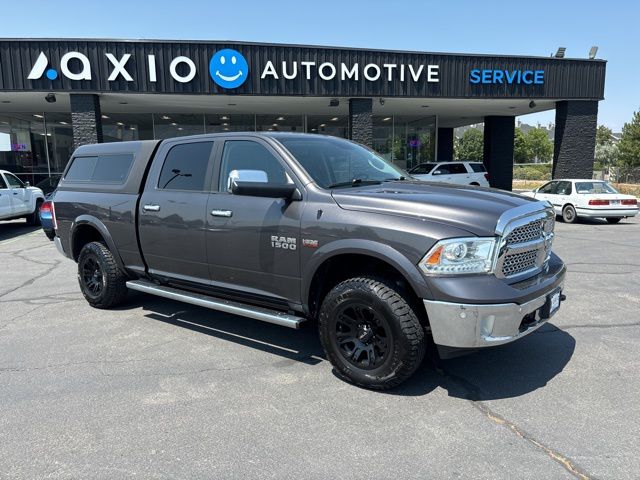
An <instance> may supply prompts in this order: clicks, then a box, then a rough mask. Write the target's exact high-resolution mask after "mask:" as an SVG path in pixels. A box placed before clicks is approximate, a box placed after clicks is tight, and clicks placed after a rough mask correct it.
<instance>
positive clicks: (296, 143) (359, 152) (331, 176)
mask: <svg viewBox="0 0 640 480" xmlns="http://www.w3.org/2000/svg"><path fill="white" fill-rule="evenodd" d="M278 140H279V141H280V143H282V144H283V145H284V146H285V148H286V149H287V150H289V152H291V154H292V155H293V156H294V157H295V159H296V160H297V161H298V163H300V165H301V166H302V167H303V168H304V169H305V170H306V171H307V173H308V174H309V176H311V178H313V180H314V181H315V182H316V183H317V184H318V185H319V186H320V187H322V188H338V187H357V186H361V185H371V184H375V183H380V182H385V181H391V180H403V179H404V178H405V175H406V174H405V173H404V172H403V171H402V170H400V169H399V168H397V167H395V166H394V165H391V164H390V163H389V162H387V161H386V160H385V159H384V158H382V157H380V156H378V155H377V154H376V153H375V152H373V151H371V150H369V149H367V148H365V147H362V146H360V145H358V144H355V143H352V142H349V141H346V140H342V139H338V138H333V137H322V136H318V138H309V137H300V138H293V137H291V138H279V139H278Z"/></svg>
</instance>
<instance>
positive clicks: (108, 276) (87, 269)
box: [78, 242, 127, 308]
mask: <svg viewBox="0 0 640 480" xmlns="http://www.w3.org/2000/svg"><path fill="white" fill-rule="evenodd" d="M78 283H79V284H80V290H82V294H83V295H84V298H86V300H87V302H89V304H90V305H91V306H92V307H95V308H110V307H114V306H116V305H118V304H119V303H121V302H122V301H123V300H124V299H125V297H126V296H127V285H126V277H125V275H124V273H123V272H122V271H121V270H120V268H118V264H117V263H116V260H115V258H114V256H113V253H111V251H110V250H109V249H108V248H107V247H106V245H105V244H104V243H101V242H91V243H87V244H86V245H85V246H84V247H82V250H81V251H80V255H79V256H78Z"/></svg>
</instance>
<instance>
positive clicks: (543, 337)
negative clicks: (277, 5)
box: [118, 292, 575, 401]
mask: <svg viewBox="0 0 640 480" xmlns="http://www.w3.org/2000/svg"><path fill="white" fill-rule="evenodd" d="M132 308H142V309H143V311H144V315H145V317H147V318H150V319H153V320H156V321H161V322H165V323H167V324H170V325H175V326H177V327H181V328H186V329H189V330H192V331H194V332H198V333H202V334H205V335H210V336H212V337H215V338H218V339H221V340H225V341H230V342H234V343H237V344H238V345H242V346H243V347H249V348H254V349H256V350H260V351H262V352H266V353H270V354H273V355H277V356H280V357H282V358H283V359H286V360H287V361H291V362H300V363H304V364H307V365H317V364H318V363H320V362H322V361H323V360H326V358H325V355H324V352H323V350H322V346H321V345H320V340H319V338H318V331H317V324H316V322H313V321H309V322H306V323H305V324H303V327H302V328H301V329H300V330H291V329H289V328H286V327H280V326H278V325H272V324H269V323H264V322H260V321H258V320H253V319H250V318H244V317H239V316H236V315H231V314H226V313H222V312H216V311H212V310H208V309H206V308H201V307H196V306H192V305H188V304H183V303H179V302H175V301H172V300H168V299H164V298H160V297H154V296H151V295H145V294H142V293H134V292H132V293H131V294H130V296H129V299H128V301H127V302H126V303H125V304H123V305H122V306H121V307H118V309H122V310H129V309H132ZM574 350H575V339H574V338H573V337H572V336H571V335H570V334H568V333H567V332H565V331H563V330H560V329H558V328H557V327H555V326H554V325H552V324H546V325H544V326H542V327H541V328H540V329H539V330H537V331H536V332H534V333H532V334H530V335H528V336H527V337H525V338H523V339H521V340H519V341H517V342H514V343H511V344H508V345H503V346H499V347H494V348H488V349H484V350H480V351H478V352H475V353H473V354H470V355H466V356H463V357H459V358H455V359H451V360H439V359H434V358H427V359H426V360H425V362H424V363H423V364H422V366H421V367H420V368H419V369H418V371H417V372H416V373H415V374H414V375H413V376H412V377H411V378H410V379H409V380H407V381H406V382H405V383H403V384H402V385H400V386H399V387H397V388H394V389H392V390H387V391H385V392H383V393H385V394H387V395H399V396H422V395H426V394H428V393H430V392H432V391H433V390H435V389H436V388H438V387H440V388H443V389H445V390H447V392H448V394H449V396H451V397H457V398H463V399H467V400H474V401H478V400H494V399H500V398H511V397H518V396H520V395H524V394H526V393H529V392H532V391H534V390H537V389H538V388H541V387H544V386H545V385H546V384H547V383H548V382H549V381H550V380H552V379H553V378H554V377H555V376H556V375H558V374H559V373H560V372H562V370H563V369H564V367H565V365H566V364H567V363H568V362H569V360H570V359H571V357H572V356H573V352H574ZM323 368H330V366H329V365H328V364H327V363H325V364H324V365H323ZM334 373H335V372H334Z"/></svg>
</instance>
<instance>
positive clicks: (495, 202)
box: [332, 181, 536, 236]
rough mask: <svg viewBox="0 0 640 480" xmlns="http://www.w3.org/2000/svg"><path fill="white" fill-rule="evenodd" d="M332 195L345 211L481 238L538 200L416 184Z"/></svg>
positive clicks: (343, 190)
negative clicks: (420, 221) (415, 221)
mask: <svg viewBox="0 0 640 480" xmlns="http://www.w3.org/2000/svg"><path fill="white" fill-rule="evenodd" d="M332 195H333V198H334V200H335V201H336V203H337V204H338V205H339V206H340V208H343V209H345V210H355V211H361V212H373V213H382V214H387V215H400V216H407V217H416V218H421V219H426V220H431V221H435V222H439V223H443V224H447V225H452V226H455V227H457V228H461V229H463V230H466V231H468V232H470V233H472V234H474V235H478V236H493V235H494V234H495V228H496V223H497V222H498V219H499V218H500V215H502V214H503V213H504V212H505V211H507V210H509V209H512V208H515V207H519V206H521V205H524V204H526V203H531V202H535V201H536V200H534V199H531V198H526V197H522V196H520V195H516V194H513V193H510V192H506V191H503V190H496V189H491V188H481V187H467V186H462V185H460V186H458V185H451V184H443V183H436V182H416V181H398V182H384V183H382V184H380V185H369V186H361V187H347V188H340V189H334V190H333V191H332Z"/></svg>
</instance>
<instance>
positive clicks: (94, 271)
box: [80, 254, 105, 298]
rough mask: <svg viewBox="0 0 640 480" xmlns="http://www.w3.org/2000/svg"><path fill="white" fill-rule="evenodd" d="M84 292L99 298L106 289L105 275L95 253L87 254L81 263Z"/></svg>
mask: <svg viewBox="0 0 640 480" xmlns="http://www.w3.org/2000/svg"><path fill="white" fill-rule="evenodd" d="M80 271H81V281H82V286H83V287H84V288H83V290H84V292H85V293H86V294H87V295H89V296H90V297H92V298H99V297H100V294H101V293H102V290H103V289H104V282H105V279H104V275H103V274H102V268H101V267H100V263H98V259H97V257H96V255H95V254H89V255H86V256H85V257H84V258H83V259H82V265H80Z"/></svg>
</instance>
